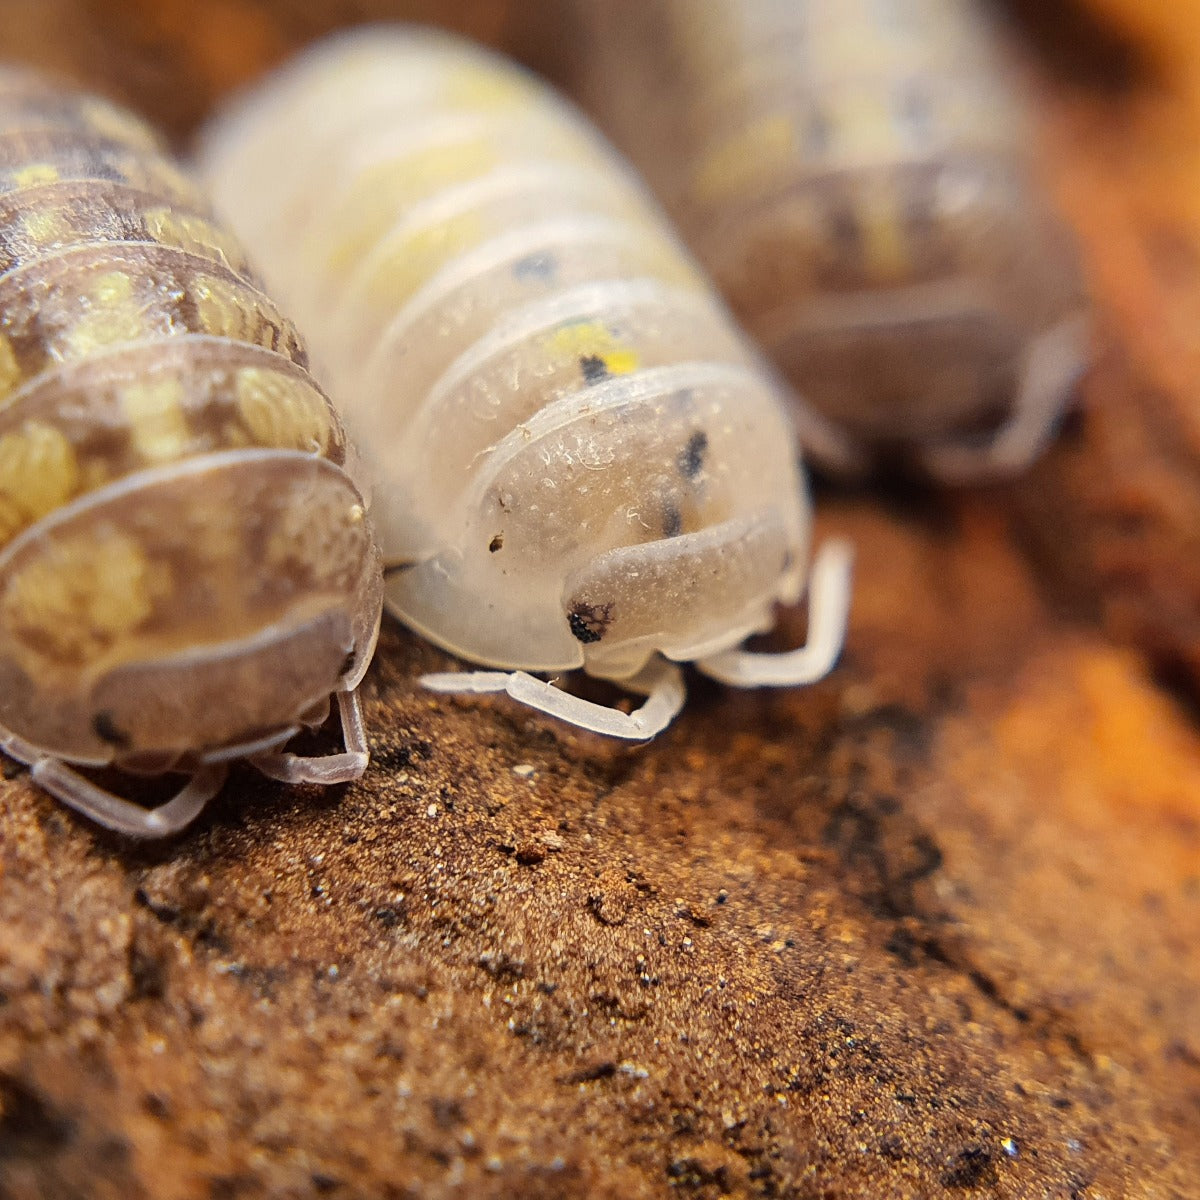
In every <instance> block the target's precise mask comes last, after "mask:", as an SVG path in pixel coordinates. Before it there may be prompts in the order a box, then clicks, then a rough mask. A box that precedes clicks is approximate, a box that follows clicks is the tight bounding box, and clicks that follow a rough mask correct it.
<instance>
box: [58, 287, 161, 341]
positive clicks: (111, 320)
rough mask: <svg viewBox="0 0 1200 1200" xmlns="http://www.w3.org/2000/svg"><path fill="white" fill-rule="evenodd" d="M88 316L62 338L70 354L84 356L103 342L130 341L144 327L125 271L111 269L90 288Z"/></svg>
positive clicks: (141, 332)
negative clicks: (90, 302)
mask: <svg viewBox="0 0 1200 1200" xmlns="http://www.w3.org/2000/svg"><path fill="white" fill-rule="evenodd" d="M88 295H89V297H90V299H91V301H92V304H91V307H90V309H89V311H88V314H87V316H85V317H84V318H83V319H82V320H80V321H77V322H76V323H75V325H73V326H72V328H71V330H70V331H69V332H68V333H67V335H66V337H65V338H64V339H63V340H64V342H65V345H66V348H67V351H68V354H69V355H70V356H71V357H75V358H83V357H86V356H87V355H88V354H91V353H92V352H93V351H95V350H99V349H101V348H102V347H104V346H111V345H114V344H116V343H118V342H131V341H134V340H135V339H137V338H138V337H140V336H141V335H142V334H143V332H144V331H145V324H144V321H143V319H142V310H141V309H140V307H139V306H138V304H137V302H136V300H135V299H134V297H133V280H132V279H131V278H130V277H129V276H128V275H127V274H125V272H124V271H108V272H106V273H105V274H103V275H101V276H100V277H99V278H98V279H97V280H96V281H95V282H94V283H93V284H92V286H91V288H90V289H89V292H88Z"/></svg>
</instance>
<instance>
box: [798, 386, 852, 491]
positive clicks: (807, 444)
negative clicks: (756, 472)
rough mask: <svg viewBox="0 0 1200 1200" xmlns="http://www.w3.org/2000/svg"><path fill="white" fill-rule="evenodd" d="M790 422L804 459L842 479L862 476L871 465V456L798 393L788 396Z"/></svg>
mask: <svg viewBox="0 0 1200 1200" xmlns="http://www.w3.org/2000/svg"><path fill="white" fill-rule="evenodd" d="M789 399H790V401H791V404H790V409H791V414H792V424H793V425H794V426H795V429H796V436H797V437H798V438H799V440H800V446H801V448H802V449H803V450H804V455H805V458H806V459H810V460H811V461H813V462H814V463H816V464H817V465H818V466H819V467H822V468H823V469H824V470H826V471H827V472H829V473H830V474H831V475H836V476H838V477H839V478H842V479H850V480H856V479H861V478H862V477H864V476H865V475H866V474H867V472H868V471H869V470H870V468H871V456H870V455H869V454H868V453H866V452H865V450H864V448H863V447H862V446H861V445H860V444H859V443H858V442H856V441H855V439H854V438H853V437H852V436H851V435H850V434H849V433H847V432H846V431H845V430H843V429H839V428H838V427H837V426H836V425H834V424H833V422H832V421H830V420H829V419H828V418H826V417H824V416H823V415H822V414H821V413H819V412H817V410H816V409H815V408H813V407H812V405H811V404H809V403H808V401H807V400H805V399H804V397H803V396H802V395H800V394H799V393H797V392H795V391H793V392H792V393H791V395H790V396H789Z"/></svg>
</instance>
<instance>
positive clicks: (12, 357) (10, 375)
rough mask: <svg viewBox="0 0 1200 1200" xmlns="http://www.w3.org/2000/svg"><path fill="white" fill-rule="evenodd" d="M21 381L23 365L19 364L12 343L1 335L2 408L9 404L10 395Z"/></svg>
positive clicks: (0, 373)
mask: <svg viewBox="0 0 1200 1200" xmlns="http://www.w3.org/2000/svg"><path fill="white" fill-rule="evenodd" d="M20 379H21V365H20V363H18V362H17V355H16V352H15V351H14V350H13V347H12V342H10V341H9V340H8V338H7V337H6V336H5V335H4V334H3V333H0V407H3V405H4V404H5V403H6V402H7V400H8V397H9V394H10V393H11V392H12V390H13V388H15V387H16V386H17V384H18V383H19V382H20Z"/></svg>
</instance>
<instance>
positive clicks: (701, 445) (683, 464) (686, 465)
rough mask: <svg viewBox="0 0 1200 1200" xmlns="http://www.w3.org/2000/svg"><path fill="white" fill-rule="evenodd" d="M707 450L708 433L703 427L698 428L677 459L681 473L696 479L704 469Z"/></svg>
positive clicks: (686, 477)
mask: <svg viewBox="0 0 1200 1200" xmlns="http://www.w3.org/2000/svg"><path fill="white" fill-rule="evenodd" d="M707 452H708V434H707V433H705V432H704V430H703V429H697V430H696V432H695V433H693V434H692V436H691V437H690V438H688V444H687V445H686V446H685V447H684V448H683V449H682V450H680V452H679V455H678V457H677V458H676V459H675V462H676V465H677V466H678V467H679V473H680V475H682V476H683V477H684V478H685V479H695V478H696V476H697V475H699V474H700V472H701V471H703V470H704V456H705V454H706V453H707Z"/></svg>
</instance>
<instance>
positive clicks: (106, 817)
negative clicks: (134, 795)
mask: <svg viewBox="0 0 1200 1200" xmlns="http://www.w3.org/2000/svg"><path fill="white" fill-rule="evenodd" d="M0 747H2V748H3V750H4V752H5V753H6V754H8V755H9V756H10V757H12V758H15V759H16V760H17V761H18V762H23V763H25V764H26V765H27V766H28V767H29V775H30V778H31V779H33V781H34V782H35V783H36V784H37V785H38V786H39V787H41V788H42V789H43V790H44V791H46V792H49V794H50V795H51V796H53V797H54V798H55V799H56V800H58V801H61V803H63V804H65V805H67V807H68V808H73V809H74V810H75V811H76V812H79V813H82V814H83V815H84V816H85V817H87V818H88V819H89V820H92V821H95V823H96V824H97V825H103V826H104V828H105V829H112V830H115V831H116V832H117V833H123V834H125V835H126V836H128V837H135V838H160V837H169V836H170V835H171V834H173V833H178V832H179V831H180V830H181V829H185V828H186V827H187V826H188V825H190V824H191V823H192V822H193V821H194V820H195V819H196V818H197V817H198V816H199V815H200V813H201V811H202V810H203V808H204V806H205V805H206V804H207V803H208V802H209V801H210V800H211V799H212V798H213V797H214V796H215V795H216V794H217V793H218V792H219V791H220V790H221V785H222V784H223V783H224V782H225V775H226V773H227V771H228V768H227V767H226V765H225V764H224V763H212V764H208V765H205V766H202V767H201V768H200V769H199V770H198V771H197V772H196V773H195V774H194V775H193V776H192V777H191V779H189V780H188V782H187V783H186V784H185V785H184V786H183V788H182V789H181V790H180V791H178V792H177V793H176V794H175V795H174V796H173V797H172V798H171V799H170V800H168V801H167V802H166V803H165V804H160V805H159V806H158V807H157V808H142V806H141V805H140V804H134V803H133V802H132V801H130V800H125V799H123V798H122V797H120V796H115V795H113V793H112V792H110V791H107V790H106V789H105V788H102V787H100V786H98V785H97V784H95V783H93V782H92V781H91V780H90V779H87V778H85V777H84V776H83V775H81V774H80V773H79V772H78V771H76V770H74V769H73V768H72V767H69V766H67V764H66V763H64V762H63V761H62V760H61V759H57V758H50V757H48V756H47V755H44V754H41V753H40V752H38V751H37V750H35V749H34V748H33V747H32V746H29V745H28V744H27V743H25V742H23V741H22V740H21V739H20V738H16V737H11V736H10V737H6V738H4V739H3V740H2V741H0Z"/></svg>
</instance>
